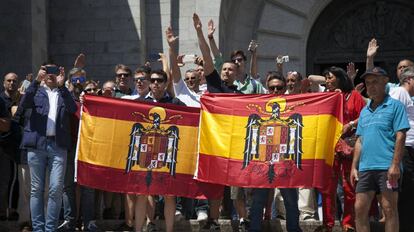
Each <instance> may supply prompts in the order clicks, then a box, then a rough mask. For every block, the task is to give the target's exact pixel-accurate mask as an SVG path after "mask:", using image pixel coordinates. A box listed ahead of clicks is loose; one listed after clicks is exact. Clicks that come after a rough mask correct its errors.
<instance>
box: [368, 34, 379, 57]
mask: <svg viewBox="0 0 414 232" xmlns="http://www.w3.org/2000/svg"><path fill="white" fill-rule="evenodd" d="M378 48H379V46H378V45H377V40H376V39H375V38H373V39H371V41H369V43H368V49H367V57H374V56H375V55H376V54H377V50H378Z"/></svg>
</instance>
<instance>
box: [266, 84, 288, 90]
mask: <svg viewBox="0 0 414 232" xmlns="http://www.w3.org/2000/svg"><path fill="white" fill-rule="evenodd" d="M283 88H285V87H284V86H281V85H276V86H269V87H268V89H269V90H270V91H275V89H276V90H282V89H283Z"/></svg>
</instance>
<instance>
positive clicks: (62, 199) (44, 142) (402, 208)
mask: <svg viewBox="0 0 414 232" xmlns="http://www.w3.org/2000/svg"><path fill="white" fill-rule="evenodd" d="M193 23H194V29H195V31H196V34H197V38H198V44H199V48H200V52H201V56H198V57H193V58H194V60H193V61H194V63H195V64H196V68H195V69H188V70H185V71H184V72H183V73H185V74H184V77H182V76H181V73H182V72H181V71H182V70H181V69H183V68H185V62H184V60H185V59H188V57H186V56H185V55H178V54H177V43H178V37H176V36H175V35H174V32H173V28H171V27H168V28H167V29H166V32H165V33H166V39H167V43H168V46H169V49H168V55H164V54H160V62H161V63H162V69H160V70H152V69H151V65H150V64H148V63H147V64H144V65H142V66H139V67H138V68H137V69H136V70H135V71H134V72H132V70H131V69H130V68H129V67H128V66H126V65H123V64H119V65H116V67H115V70H114V76H115V77H114V79H111V80H107V81H105V82H104V83H103V84H102V86H101V85H100V83H98V82H97V81H94V80H92V78H90V77H88V76H87V73H86V70H87V67H86V58H85V57H86V56H85V55H84V54H80V55H79V56H78V57H77V59H76V60H75V62H74V67H71V69H70V70H69V72H68V73H67V75H66V73H65V69H64V68H63V67H59V66H58V65H57V64H55V63H53V62H47V63H45V64H44V65H42V66H41V67H40V69H39V71H38V73H36V74H34V75H31V74H29V75H27V76H26V78H25V80H23V81H20V80H19V77H18V76H17V75H16V74H15V73H13V72H10V73H8V74H6V75H5V76H4V80H3V86H4V91H3V92H2V93H1V94H0V131H1V132H2V136H1V142H2V143H1V153H2V157H3V159H2V162H0V170H2V175H1V176H0V220H18V221H19V222H21V223H22V224H21V225H22V227H21V229H22V230H25V231H30V230H33V231H74V230H85V231H99V230H100V228H99V227H98V226H97V225H96V220H97V219H122V220H124V223H122V224H121V225H120V226H119V228H118V230H120V231H142V230H143V228H144V227H145V228H146V231H159V230H160V229H159V228H157V227H156V225H155V224H154V220H155V219H156V218H163V219H165V230H166V231H168V232H170V231H173V228H174V222H175V221H176V220H184V219H187V220H188V219H191V218H194V219H197V220H199V221H203V224H202V229H201V230H202V231H220V225H219V223H218V219H219V218H220V217H227V218H230V219H233V220H237V221H238V230H239V231H252V232H253V231H262V222H263V220H264V219H266V220H267V219H276V218H278V219H283V220H286V227H287V230H288V231H289V232H297V231H302V230H301V228H300V223H299V221H301V220H319V219H320V220H322V224H321V226H319V227H318V228H317V229H316V231H320V232H323V231H332V230H333V227H334V224H335V220H336V219H339V220H340V221H341V225H342V228H343V231H358V232H364V231H369V229H370V227H369V222H370V221H371V220H379V221H382V222H384V223H385V231H414V228H413V224H412V223H410V216H409V215H410V211H409V210H410V209H411V208H412V207H411V206H412V205H413V202H414V201H412V200H410V196H411V195H412V193H413V191H414V190H413V188H414V187H413V186H414V185H413V184H414V183H413V167H414V166H413V165H414V163H413V162H414V151H413V146H414V132H413V130H410V128H411V125H414V104H413V100H414V98H413V96H414V63H413V62H412V61H410V60H408V59H404V60H401V61H400V62H399V64H398V66H397V68H396V71H397V77H398V79H399V83H396V84H393V83H389V75H388V74H387V72H386V71H385V70H384V69H382V68H380V67H374V58H375V55H376V53H377V50H378V48H379V46H378V44H377V41H376V40H375V39H372V40H371V41H370V42H369V44H368V49H367V63H366V71H365V72H364V73H363V74H362V75H361V77H360V78H361V79H362V80H363V82H362V83H361V84H359V85H356V86H355V85H354V81H355V78H356V76H357V72H358V71H357V70H355V66H354V64H352V63H350V64H348V65H347V67H346V68H345V69H343V68H341V67H330V68H328V69H326V70H325V71H324V72H323V73H322V74H321V75H309V76H308V77H306V76H305V75H302V74H301V73H299V72H297V71H289V72H284V71H283V59H280V58H279V59H277V62H276V66H275V70H274V71H268V72H267V73H266V76H265V78H264V79H263V80H261V79H260V78H259V75H258V70H257V64H256V54H257V43H255V41H252V42H251V44H250V45H249V49H248V55H250V66H249V67H248V66H247V63H248V62H247V55H246V53H245V52H244V51H242V50H236V51H234V52H232V53H231V54H230V56H229V59H228V60H227V59H225V58H224V57H225V56H223V55H222V54H221V52H220V50H219V49H218V47H217V45H216V43H215V39H214V33H215V27H214V23H213V21H212V20H210V21H209V22H208V23H207V38H206V37H205V36H204V32H203V26H202V23H201V21H200V19H199V17H198V16H197V14H194V15H193ZM190 58H191V57H190ZM132 86H133V88H131V87H132ZM364 89H366V95H365V96H364V95H362V92H363V91H364ZM334 91H337V92H341V93H342V96H343V99H344V111H343V112H344V115H343V131H342V135H341V138H340V140H339V141H338V144H337V146H336V148H335V154H334V162H333V166H332V175H331V176H328V177H327V178H329V181H328V182H329V185H328V187H327V188H326V189H324V190H321V189H307V188H298V189H296V188H278V189H265V188H253V189H251V188H250V189H248V188H241V187H236V186H231V187H228V188H226V190H225V194H224V197H223V199H221V200H211V199H205V200H195V199H188V198H183V197H176V196H170V195H167V196H149V195H139V194H138V195H137V194H122V193H112V192H104V191H100V190H98V189H92V188H90V187H87V186H80V185H77V184H76V182H74V175H75V152H76V140H77V134H78V125H79V120H80V116H79V110H80V106H81V104H82V103H83V101H84V97H83V96H84V94H93V95H102V96H106V97H114V98H121V99H129V100H137V101H147V102H161V103H170V104H177V105H185V106H191V107H200V97H201V96H202V95H203V94H204V93H237V94H275V95H283V94H302V93H310V92H334ZM364 94H365V93H364ZM16 179H17V182H18V191H16V187H15V183H16ZM10 183H12V184H10ZM16 196H17V197H16ZM318 196H320V197H319V198H320V199H321V206H322V215H319V214H318V203H317V202H318ZM14 198H17V199H18V202H17V203H12V201H13V200H12V199H14ZM16 205H17V206H16ZM13 208H15V210H13ZM62 208H63V210H62Z"/></svg>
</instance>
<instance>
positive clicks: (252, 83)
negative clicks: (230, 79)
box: [234, 76, 266, 94]
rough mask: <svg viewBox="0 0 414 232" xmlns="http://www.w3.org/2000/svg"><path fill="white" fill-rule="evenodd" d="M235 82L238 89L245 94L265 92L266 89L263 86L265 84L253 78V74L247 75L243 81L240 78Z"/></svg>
mask: <svg viewBox="0 0 414 232" xmlns="http://www.w3.org/2000/svg"><path fill="white" fill-rule="evenodd" d="M234 84H235V85H236V86H237V89H238V90H239V91H240V92H242V93H244V94H254V93H265V92H266V90H265V88H263V85H262V84H261V83H260V82H259V81H256V80H255V79H253V78H252V77H251V76H246V80H245V81H244V83H242V82H241V81H239V80H236V81H235V82H234Z"/></svg>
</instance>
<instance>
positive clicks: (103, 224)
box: [0, 220, 384, 232]
mask: <svg viewBox="0 0 414 232" xmlns="http://www.w3.org/2000/svg"><path fill="white" fill-rule="evenodd" d="M122 223H123V221H122V220H99V221H97V222H96V224H97V225H98V227H99V228H100V229H101V230H102V231H116V228H117V227H118V226H119V225H121V224H122ZM155 223H156V225H157V227H158V228H159V229H160V230H161V231H164V221H163V220H157V221H156V222H155ZM219 223H220V227H221V231H222V232H232V231H235V230H234V229H236V231H237V221H231V220H219ZM203 225H204V224H203V223H199V222H197V220H182V221H179V222H176V223H175V224H174V231H176V232H196V231H197V232H198V231H200V228H201V227H202V226H203ZM319 225H321V222H320V221H301V222H300V226H301V228H302V230H303V232H313V231H314V230H315V229H316V228H317V227H318V226H319ZM3 231H4V232H6V231H19V223H17V222H16V221H1V222H0V232H3ZM267 231H269V232H270V231H271V232H279V231H287V230H286V221H285V220H270V221H265V222H264V224H263V232H267ZM333 231H334V232H342V228H341V226H340V225H339V222H338V221H337V222H336V225H335V227H334V230H333ZM371 231H375V232H381V231H384V225H383V224H381V223H377V222H373V223H371Z"/></svg>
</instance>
